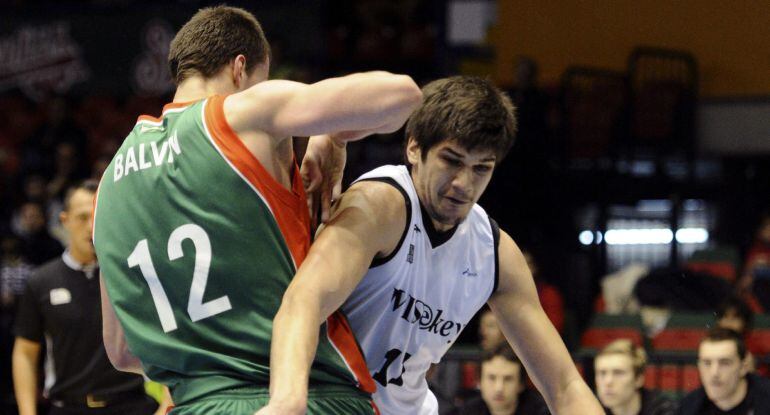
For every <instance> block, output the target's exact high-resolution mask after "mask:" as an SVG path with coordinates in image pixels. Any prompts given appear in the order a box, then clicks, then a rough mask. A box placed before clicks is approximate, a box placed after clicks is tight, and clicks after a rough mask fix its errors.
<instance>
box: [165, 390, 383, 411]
mask: <svg viewBox="0 0 770 415" xmlns="http://www.w3.org/2000/svg"><path fill="white" fill-rule="evenodd" d="M223 395H224V396H220V397H217V398H212V399H202V400H200V401H198V402H195V403H194V404H189V405H180V406H176V407H174V409H173V410H172V411H171V412H170V415H252V414H254V412H256V411H257V410H259V409H260V408H262V407H264V406H265V405H267V403H268V400H269V396H268V392H267V390H266V389H262V390H248V389H244V390H240V391H237V392H236V393H229V394H223ZM306 413H307V415H340V414H346V415H373V414H374V413H375V412H374V408H373V406H372V404H371V400H370V399H368V398H366V397H363V396H357V397H351V396H339V395H336V394H335V393H334V392H331V391H324V392H320V393H319V392H318V391H315V392H312V391H311V392H310V394H309V396H308V403H307V412H306Z"/></svg>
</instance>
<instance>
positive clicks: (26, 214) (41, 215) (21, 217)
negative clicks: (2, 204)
mask: <svg viewBox="0 0 770 415" xmlns="http://www.w3.org/2000/svg"><path fill="white" fill-rule="evenodd" d="M11 229H12V231H13V233H14V234H15V235H16V236H17V237H18V238H19V239H20V240H21V253H22V255H23V256H24V257H25V258H27V259H28V260H29V262H31V263H32V264H33V265H40V264H42V263H44V262H46V261H48V260H50V259H51V258H54V257H56V256H57V255H59V254H61V252H62V246H61V244H60V243H59V242H58V241H56V240H55V239H54V238H52V237H51V235H50V234H49V233H48V228H47V227H46V216H45V210H44V208H43V205H41V204H40V203H37V202H26V203H24V204H23V205H21V207H20V208H19V210H18V212H17V214H16V215H15V217H14V219H13V221H12V223H11Z"/></svg>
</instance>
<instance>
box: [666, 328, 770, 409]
mask: <svg viewBox="0 0 770 415" xmlns="http://www.w3.org/2000/svg"><path fill="white" fill-rule="evenodd" d="M698 372H699V373H700V380H701V383H702V384H703V387H701V388H699V389H697V390H695V391H693V392H690V393H689V394H688V395H687V396H685V397H684V399H683V400H682V402H681V405H680V408H679V412H678V414H679V415H712V414H729V415H761V414H770V381H768V380H767V379H763V378H760V377H759V376H756V375H752V374H749V364H748V360H747V359H746V345H745V344H744V343H743V339H742V338H741V337H740V335H738V333H736V332H734V331H732V330H729V329H724V328H714V329H711V330H710V331H709V332H708V333H707V334H706V337H704V338H703V340H701V343H700V346H699V347H698Z"/></svg>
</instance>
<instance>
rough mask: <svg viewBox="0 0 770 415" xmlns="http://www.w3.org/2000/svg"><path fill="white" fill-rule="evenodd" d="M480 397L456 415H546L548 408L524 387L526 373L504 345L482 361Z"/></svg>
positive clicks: (487, 352) (471, 401) (467, 403)
mask: <svg viewBox="0 0 770 415" xmlns="http://www.w3.org/2000/svg"><path fill="white" fill-rule="evenodd" d="M479 389H480V390H481V396H478V397H475V398H472V399H469V400H468V401H467V402H466V403H465V404H464V405H463V406H461V407H460V408H458V409H457V410H456V411H455V412H454V414H457V415H460V414H462V415H490V414H491V415H545V414H548V413H549V412H548V407H547V406H546V404H545V401H544V400H543V398H542V396H540V394H539V393H537V391H535V390H532V389H529V388H527V372H526V370H525V369H524V366H522V364H521V361H519V358H518V357H517V356H516V354H515V353H514V352H513V349H511V346H510V345H508V343H507V342H501V343H499V344H498V345H497V347H495V348H494V349H492V350H488V351H485V352H484V354H483V355H482V358H481V379H480V382H479Z"/></svg>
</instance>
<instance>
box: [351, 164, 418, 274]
mask: <svg viewBox="0 0 770 415" xmlns="http://www.w3.org/2000/svg"><path fill="white" fill-rule="evenodd" d="M358 182H382V183H387V184H389V185H391V186H393V187H395V188H396V189H398V191H399V192H400V193H401V196H403V197H404V206H406V224H405V225H404V232H403V233H401V239H399V241H398V244H397V245H396V247H395V248H394V249H393V251H392V252H391V253H390V254H388V256H386V257H382V258H374V259H373V260H372V263H371V265H369V268H375V267H378V266H380V265H382V264H384V263H386V262H388V261H390V260H391V259H393V257H394V256H396V254H397V253H398V251H400V250H401V245H403V244H404V239H406V234H407V233H408V232H409V225H410V224H411V223H412V203H411V199H409V195H408V194H406V190H404V189H403V188H402V187H401V185H400V184H398V182H397V181H395V180H394V179H392V178H390V177H375V178H371V179H361V180H359V181H358Z"/></svg>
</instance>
